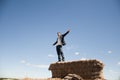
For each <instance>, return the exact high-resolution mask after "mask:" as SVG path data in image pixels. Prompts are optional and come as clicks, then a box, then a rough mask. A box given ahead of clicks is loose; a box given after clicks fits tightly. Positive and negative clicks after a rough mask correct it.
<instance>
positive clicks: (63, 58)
mask: <svg viewBox="0 0 120 80" xmlns="http://www.w3.org/2000/svg"><path fill="white" fill-rule="evenodd" d="M60 54H61V57H62V61H65V57H64V54H63V51H62V46H60Z"/></svg>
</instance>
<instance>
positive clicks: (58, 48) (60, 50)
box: [56, 45, 65, 61]
mask: <svg viewBox="0 0 120 80" xmlns="http://www.w3.org/2000/svg"><path fill="white" fill-rule="evenodd" d="M56 51H57V55H58V61H64V60H65V58H64V54H63V52H62V46H61V45H57V46H56ZM61 58H62V59H61Z"/></svg>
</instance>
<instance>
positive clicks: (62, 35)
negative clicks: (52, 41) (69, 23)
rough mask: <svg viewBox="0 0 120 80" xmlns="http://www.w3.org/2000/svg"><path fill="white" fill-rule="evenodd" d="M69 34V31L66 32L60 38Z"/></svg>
mask: <svg viewBox="0 0 120 80" xmlns="http://www.w3.org/2000/svg"><path fill="white" fill-rule="evenodd" d="M69 32H70V29H68V30H67V32H66V33H64V34H63V35H62V36H66V35H67V34H68V33H69Z"/></svg>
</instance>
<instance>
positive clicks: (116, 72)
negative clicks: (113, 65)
mask: <svg viewBox="0 0 120 80" xmlns="http://www.w3.org/2000/svg"><path fill="white" fill-rule="evenodd" d="M108 72H110V73H113V74H118V73H120V72H118V71H114V70H108Z"/></svg>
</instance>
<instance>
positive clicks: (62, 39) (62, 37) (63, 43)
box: [53, 31, 69, 46]
mask: <svg viewBox="0 0 120 80" xmlns="http://www.w3.org/2000/svg"><path fill="white" fill-rule="evenodd" d="M68 33H69V31H67V32H66V33H64V34H62V35H61V42H62V45H63V46H64V45H66V43H65V40H64V37H65V36H66V35H67V34H68ZM57 42H58V38H57V40H56V42H55V43H54V44H53V45H56V44H57Z"/></svg>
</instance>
